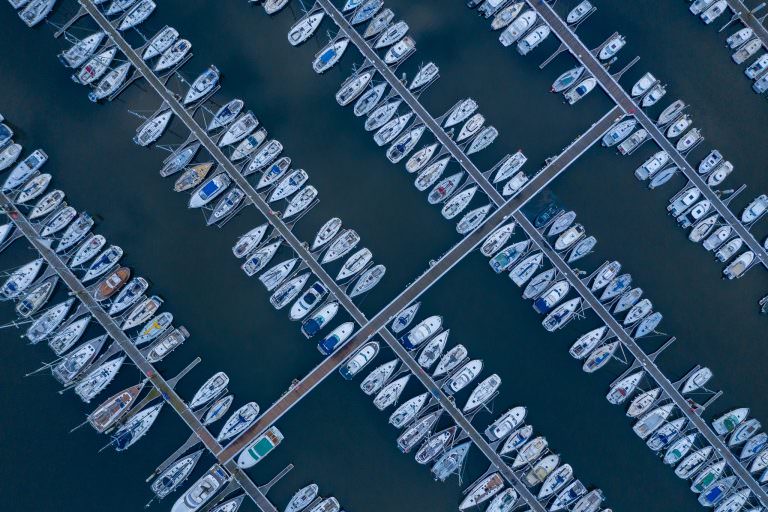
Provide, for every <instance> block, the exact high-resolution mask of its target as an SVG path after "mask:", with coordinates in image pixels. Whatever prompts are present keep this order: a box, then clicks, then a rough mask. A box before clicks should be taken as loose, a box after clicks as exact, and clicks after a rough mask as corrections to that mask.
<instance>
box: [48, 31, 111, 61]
mask: <svg viewBox="0 0 768 512" xmlns="http://www.w3.org/2000/svg"><path fill="white" fill-rule="evenodd" d="M105 37H106V34H105V33H104V32H101V31H99V32H94V33H93V34H91V35H89V36H86V37H84V38H82V39H80V40H78V41H77V42H76V43H74V44H73V45H72V46H70V47H69V48H68V49H67V50H65V51H63V52H61V53H60V54H59V61H60V62H61V63H62V64H64V65H65V66H67V67H68V68H77V67H80V66H81V65H82V64H83V63H84V62H85V61H86V60H87V59H88V58H89V57H90V56H91V55H93V53H94V52H95V51H96V49H97V48H98V47H99V46H100V45H101V43H102V42H103V41H104V38H105Z"/></svg>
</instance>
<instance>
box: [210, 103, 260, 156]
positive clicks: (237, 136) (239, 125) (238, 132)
mask: <svg viewBox="0 0 768 512" xmlns="http://www.w3.org/2000/svg"><path fill="white" fill-rule="evenodd" d="M258 125H259V120H258V119H257V118H256V116H255V115H254V114H253V112H251V111H250V110H249V111H248V112H246V113H245V114H242V115H241V116H240V117H238V118H237V119H236V120H235V121H234V122H232V124H230V125H229V128H227V131H226V132H224V135H222V136H221V138H220V139H219V142H218V143H217V145H218V146H219V147H220V148H223V147H224V146H229V145H230V144H235V143H237V142H240V141H241V140H243V139H245V138H246V137H247V136H248V135H250V134H251V132H253V131H254V130H255V129H256V127H257V126H258Z"/></svg>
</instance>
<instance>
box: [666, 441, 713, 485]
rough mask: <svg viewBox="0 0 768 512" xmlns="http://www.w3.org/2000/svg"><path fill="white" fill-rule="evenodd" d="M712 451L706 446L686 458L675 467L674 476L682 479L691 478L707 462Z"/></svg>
mask: <svg viewBox="0 0 768 512" xmlns="http://www.w3.org/2000/svg"><path fill="white" fill-rule="evenodd" d="M712 450H713V448H712V447H711V446H706V447H704V448H701V449H700V450H696V451H695V452H693V453H692V454H690V455H688V456H686V457H685V458H684V459H683V460H682V461H681V462H680V464H678V465H677V467H675V475H677V477H678V478H684V479H688V478H690V477H692V476H693V474H694V473H695V472H696V471H698V470H699V469H701V468H702V467H703V466H704V464H705V463H706V462H707V460H709V456H710V455H711V454H712Z"/></svg>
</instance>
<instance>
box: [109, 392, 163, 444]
mask: <svg viewBox="0 0 768 512" xmlns="http://www.w3.org/2000/svg"><path fill="white" fill-rule="evenodd" d="M164 404H165V402H160V403H159V404H156V405H153V406H151V407H147V408H146V409H144V410H142V411H139V412H137V413H136V414H134V415H133V416H131V417H130V418H129V419H128V421H126V422H125V424H124V425H122V426H121V427H120V428H119V429H118V430H117V432H115V433H114V434H113V435H112V446H113V447H114V448H115V450H116V451H118V452H121V451H124V450H127V449H128V448H130V447H131V446H133V444H134V443H136V441H138V440H139V439H141V438H142V437H144V434H146V433H147V431H148V430H149V429H150V427H151V426H152V424H153V423H154V422H155V420H156V419H157V416H158V415H159V414H160V409H161V408H162V407H163V405H164Z"/></svg>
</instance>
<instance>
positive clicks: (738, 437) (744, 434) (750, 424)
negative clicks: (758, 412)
mask: <svg viewBox="0 0 768 512" xmlns="http://www.w3.org/2000/svg"><path fill="white" fill-rule="evenodd" d="M760 427H762V425H761V424H760V421H758V420H757V419H755V418H752V419H749V420H747V421H744V422H742V423H741V424H740V425H739V426H738V427H736V428H735V429H734V431H733V433H731V437H730V438H729V439H728V447H729V448H733V447H734V446H738V445H740V444H742V443H745V442H747V440H748V439H749V438H750V437H752V436H753V435H755V434H756V433H757V432H759V431H760Z"/></svg>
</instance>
